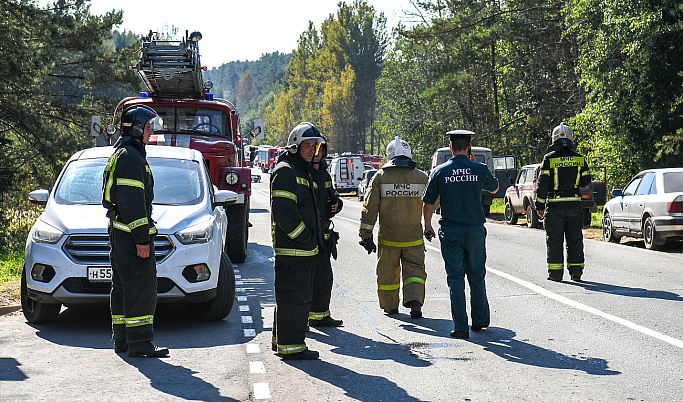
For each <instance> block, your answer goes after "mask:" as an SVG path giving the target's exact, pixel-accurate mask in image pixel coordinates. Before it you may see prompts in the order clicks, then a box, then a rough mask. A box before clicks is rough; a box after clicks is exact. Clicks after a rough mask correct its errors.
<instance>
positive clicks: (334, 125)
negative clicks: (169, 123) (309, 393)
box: [0, 0, 683, 253]
mask: <svg viewBox="0 0 683 402" xmlns="http://www.w3.org/2000/svg"><path fill="white" fill-rule="evenodd" d="M88 5H89V2H88V1H86V0H58V1H56V2H54V4H53V5H51V6H49V7H48V8H40V7H38V6H36V5H35V4H34V3H33V2H32V1H29V0H0V14H1V15H2V18H0V52H2V54H3V55H5V57H3V58H0V79H1V80H2V83H3V85H1V86H0V153H1V157H0V228H1V229H0V253H2V252H6V251H7V250H9V251H20V250H22V249H23V244H24V242H25V239H26V234H27V230H28V228H30V225H31V224H32V220H33V219H35V216H36V214H37V213H38V210H36V209H32V208H31V207H30V206H29V205H28V203H27V202H26V197H27V194H28V192H29V191H31V190H34V189H37V188H51V186H52V184H53V183H54V180H55V177H56V175H57V174H58V173H59V171H60V169H61V168H62V166H63V165H64V163H65V162H66V160H67V159H68V157H69V156H70V155H71V154H73V153H74V152H75V151H77V150H79V149H83V148H87V147H90V146H93V145H94V141H93V140H92V137H90V136H89V134H88V131H89V126H90V118H91V116H92V115H102V116H105V115H110V113H111V110H113V107H114V106H115V105H116V103H117V102H118V101H119V100H120V99H121V98H123V97H125V96H128V95H129V94H130V93H135V92H137V91H139V90H141V89H143V88H142V83H141V81H140V80H139V79H138V77H137V75H136V73H135V72H131V71H129V70H128V69H127V66H128V65H132V64H135V63H136V61H137V58H138V49H139V46H140V41H141V35H139V33H132V32H127V31H124V32H119V31H118V30H116V29H115V27H116V26H117V25H119V24H120V23H121V21H122V18H123V16H122V13H121V12H111V13H107V14H105V15H91V14H90V12H89V8H88ZM413 5H414V6H415V9H414V10H412V11H410V13H412V18H411V20H412V21H413V23H411V24H406V25H399V26H398V27H397V28H395V29H393V30H392V31H391V32H389V31H388V30H387V20H386V18H385V17H384V16H383V15H382V14H378V13H377V12H376V10H375V9H374V8H373V7H372V6H371V5H369V4H368V3H366V2H365V1H361V0H356V1H354V2H343V1H342V2H340V3H339V4H338V8H337V10H336V12H335V13H333V14H331V15H330V16H329V17H328V18H327V19H326V20H325V21H324V22H323V23H322V24H321V26H319V27H316V26H314V25H313V24H312V23H309V25H308V26H307V27H302V31H301V35H300V37H299V40H298V42H297V44H296V47H295V48H294V49H293V50H292V53H291V54H281V53H272V54H263V55H262V56H261V58H260V59H259V60H256V61H244V62H232V63H227V64H224V65H222V66H220V67H218V68H215V69H211V70H209V71H207V72H206V73H205V79H210V80H211V81H213V82H214V84H215V86H214V90H213V91H214V93H215V94H216V96H217V97H223V98H225V99H228V100H230V101H233V102H235V104H236V105H237V108H238V109H239V111H240V115H241V118H242V125H243V127H242V131H243V132H246V131H248V129H249V127H248V126H249V124H251V121H252V120H253V119H255V118H263V119H264V120H265V125H266V133H267V138H266V139H265V140H263V142H264V143H269V144H272V145H284V143H285V142H286V138H287V135H288V134H289V131H290V130H291V128H292V127H294V126H295V125H296V124H297V123H298V122H299V121H311V122H313V123H315V124H316V125H317V126H318V127H319V128H320V130H321V132H322V133H323V134H324V135H325V136H326V137H327V140H328V142H329V144H330V150H331V152H346V151H349V152H365V153H383V150H384V148H385V146H386V144H387V143H388V142H389V141H390V140H391V139H392V138H393V137H394V136H396V135H398V136H400V137H401V138H403V139H405V140H407V141H408V142H409V143H410V144H411V146H412V148H413V155H414V159H415V160H417V161H418V163H419V166H420V167H421V168H423V169H427V168H428V165H429V158H430V156H431V154H432V153H433V152H434V150H435V149H436V148H438V147H441V146H445V145H447V140H446V138H445V137H444V133H445V132H447V131H448V130H452V129H468V130H472V131H474V132H475V133H476V134H477V135H476V137H475V139H474V142H475V145H478V146H486V147H489V148H492V149H493V151H494V153H495V154H514V155H516V156H517V159H518V163H520V165H521V164H526V163H532V162H537V161H539V160H540V159H541V158H542V156H543V155H544V153H545V152H546V149H547V147H548V145H549V139H550V133H551V130H552V128H553V127H554V126H555V125H557V124H559V123H560V122H564V123H565V124H568V125H570V126H571V127H572V128H573V129H574V132H575V137H576V138H575V139H576V141H575V142H576V145H577V148H578V150H579V151H580V152H582V153H584V154H585V155H587V156H588V158H589V160H590V163H591V164H593V165H598V166H606V167H607V168H608V181H609V186H610V188H613V187H619V186H621V185H623V184H624V183H625V182H626V181H627V180H628V179H629V178H630V177H631V176H632V175H633V174H635V173H637V172H638V171H640V170H642V169H644V168H652V167H664V166H683V160H682V159H683V158H682V157H681V152H680V151H681V147H682V146H683V51H682V50H683V49H682V47H683V6H681V4H680V1H674V0H415V1H413ZM169 23H173V24H175V25H179V24H180V22H177V21H169Z"/></svg>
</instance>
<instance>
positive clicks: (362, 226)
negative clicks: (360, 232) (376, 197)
mask: <svg viewBox="0 0 683 402" xmlns="http://www.w3.org/2000/svg"><path fill="white" fill-rule="evenodd" d="M374 227H375V225H368V224H367V223H363V222H361V224H360V228H361V229H370V230H372V228H374Z"/></svg>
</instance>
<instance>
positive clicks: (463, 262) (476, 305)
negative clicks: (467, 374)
mask: <svg viewBox="0 0 683 402" xmlns="http://www.w3.org/2000/svg"><path fill="white" fill-rule="evenodd" d="M439 240H440V241H441V255H442V257H443V260H444V262H445V263H446V275H447V281H448V288H449V290H450V296H451V315H452V316H453V323H454V324H455V330H456V331H468V330H469V327H468V326H467V306H466V301H465V275H467V282H468V283H469V285H470V307H471V310H472V312H471V314H472V325H474V326H485V325H488V324H489V323H490V321H491V313H490V310H489V302H488V300H487V298H486V283H485V281H484V277H485V276H486V229H485V228H484V227H483V226H480V225H466V224H459V223H448V224H442V226H441V228H440V229H439Z"/></svg>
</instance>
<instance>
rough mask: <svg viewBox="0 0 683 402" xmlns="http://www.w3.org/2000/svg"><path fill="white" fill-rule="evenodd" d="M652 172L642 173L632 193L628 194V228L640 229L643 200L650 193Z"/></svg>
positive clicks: (653, 176)
mask: <svg viewBox="0 0 683 402" xmlns="http://www.w3.org/2000/svg"><path fill="white" fill-rule="evenodd" d="M654 178H655V174H654V172H647V173H645V174H644V175H643V178H642V180H641V181H640V184H639V185H638V188H637V189H636V192H635V194H634V195H632V196H630V200H629V203H628V225H629V229H631V230H635V231H640V230H641V229H642V217H643V209H644V208H645V201H646V200H647V197H649V194H650V187H652V182H653V181H654Z"/></svg>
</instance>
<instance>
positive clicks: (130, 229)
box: [102, 137, 156, 244]
mask: <svg viewBox="0 0 683 402" xmlns="http://www.w3.org/2000/svg"><path fill="white" fill-rule="evenodd" d="M117 147H118V148H117V149H116V151H115V152H114V154H113V155H112V156H110V157H109V160H108V161H107V165H106V166H105V168H104V177H103V182H102V205H103V206H104V207H105V208H107V210H108V211H107V216H108V217H109V218H110V219H111V220H112V230H119V231H121V232H125V233H130V235H131V236H132V237H133V241H135V243H137V244H147V243H149V242H150V239H151V236H152V235H154V234H156V227H154V221H152V200H153V199H154V178H153V177H152V171H151V170H150V168H149V165H148V164H147V159H145V157H146V155H147V153H146V152H145V146H144V144H142V143H141V142H140V141H137V140H133V139H132V138H130V137H128V138H127V139H126V140H124V141H122V142H121V143H119V144H117Z"/></svg>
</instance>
